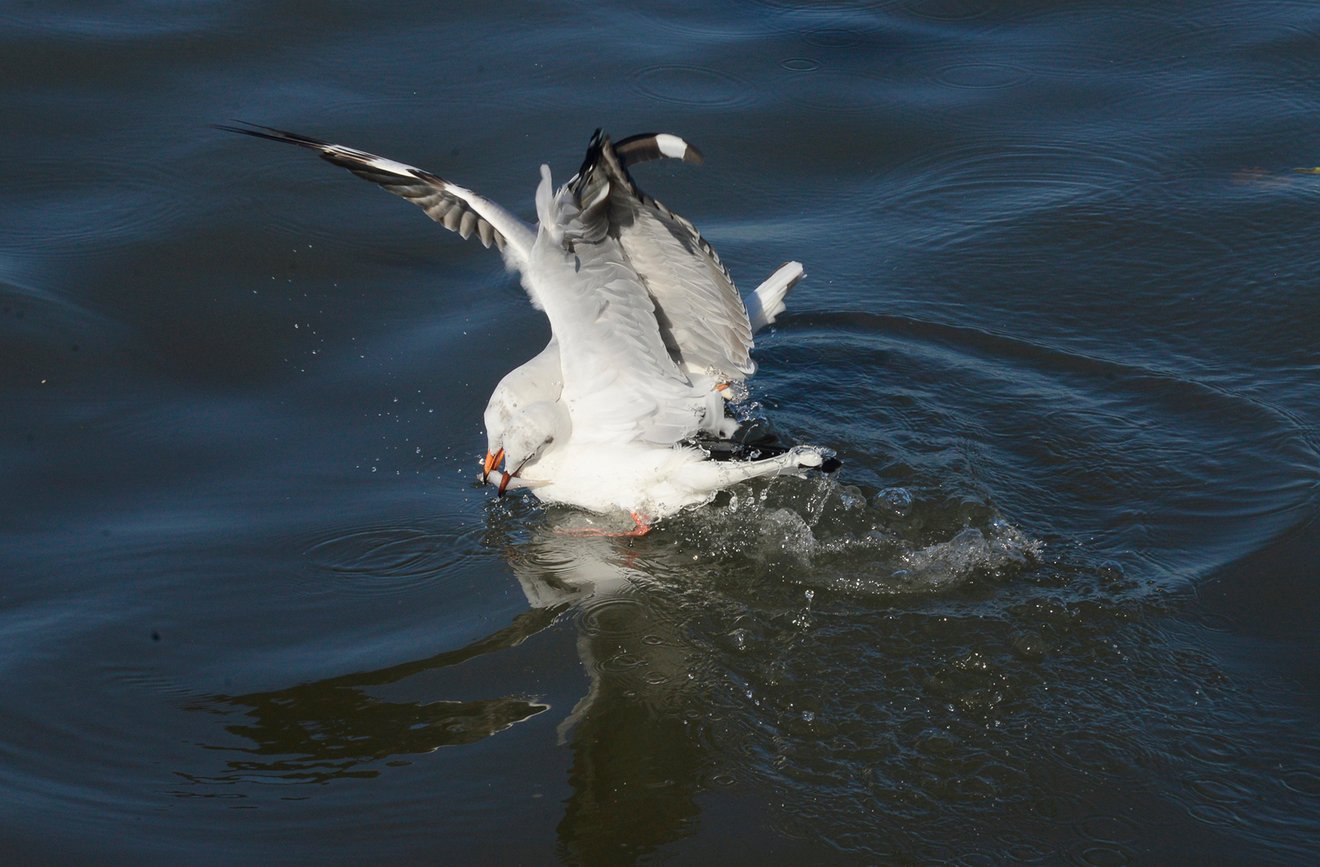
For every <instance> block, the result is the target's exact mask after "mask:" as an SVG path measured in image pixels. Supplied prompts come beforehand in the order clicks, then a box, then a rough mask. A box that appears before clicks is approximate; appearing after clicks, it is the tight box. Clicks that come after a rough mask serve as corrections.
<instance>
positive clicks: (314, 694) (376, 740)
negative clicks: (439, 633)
mask: <svg viewBox="0 0 1320 867" xmlns="http://www.w3.org/2000/svg"><path fill="white" fill-rule="evenodd" d="M563 610H564V606H563V605H560V606H557V607H549V608H536V609H533V610H531V611H528V612H525V613H524V614H521V615H519V616H518V617H516V618H514V621H513V622H512V623H511V624H509V625H508V626H506V627H505V628H503V629H501V630H499V631H498V632H494V633H492V634H490V635H488V636H486V637H485V638H482V639H481V640H479V641H475V642H473V643H471V644H469V645H467V646H466V647H462V648H459V649H458V650H451V651H446V652H445V653H438V654H436V655H435V656H431V657H427V658H426V659H420V660H417V661H414V662H408V663H404V664H402V665H395V666H391V667H389V668H383V669H380V670H379V671H369V672H361V673H357V674H348V675H342V676H340V677H332V678H328V679H326V680H320V681H316V682H314V683H304V684H299V685H297V686H292V687H289V688H288V689H281V690H275V691H273V692H256V693H249V694H247V695H237V696H226V695H219V696H214V697H213V698H211V699H210V700H209V701H207V702H205V703H202V704H198V705H194V706H193V709H194V710H204V711H210V712H219V713H223V714H226V715H228V714H231V713H241V714H243V715H244V716H245V717H246V718H247V719H246V721H245V722H242V723H233V724H230V725H227V726H226V727H225V729H226V731H228V732H229V733H230V734H233V735H238V736H239V737H243V738H246V739H249V740H251V741H253V742H254V743H255V746H253V747H249V748H235V747H215V749H220V750H226V751H236V752H239V753H241V754H242V755H243V756H244V758H241V759H231V760H230V761H228V762H227V763H226V765H227V768H228V770H227V772H225V773H223V774H220V775H216V776H210V777H205V776H200V775H196V774H191V773H183V772H181V773H180V776H182V777H184V778H185V779H188V780H191V781H193V782H199V783H206V782H210V783H232V782H238V781H241V780H256V779H270V780H273V779H279V780H281V781H285V782H309V783H322V782H328V781H330V780H334V779H339V778H349V777H374V776H376V775H377V774H379V773H380V771H379V770H378V769H377V767H375V766H376V764H377V763H379V762H380V761H381V760H384V759H390V758H393V757H396V756H400V755H417V754H420V753H427V752H431V751H432V750H435V749H438V748H439V747H448V746H457V745H460V744H469V743H473V742H474V741H479V740H481V739H482V738H485V737H489V736H490V735H493V734H495V733H496V732H500V731H503V730H505V729H507V728H509V727H510V726H512V725H515V724H517V723H520V722H522V721H523V720H525V719H528V718H530V717H532V716H535V715H536V714H539V713H541V712H542V711H544V710H546V707H547V706H546V705H544V704H538V703H536V702H533V701H528V700H526V699H522V698H517V697H514V696H505V697H503V698H496V699H485V700H479V701H431V702H392V701H386V700H383V699H381V698H378V697H376V696H373V695H371V694H370V693H369V692H368V689H369V688H370V687H378V686H384V685H386V684H392V683H396V682H399V681H402V680H404V679H405V678H408V677H412V676H414V675H417V674H420V673H422V672H428V671H436V670H439V669H443V668H447V667H450V666H454V665H458V664H460V663H463V662H466V661H468V660H470V659H473V658H475V657H478V656H481V655H483V654H486V653H491V652H493V651H497V650H503V649H505V648H509V647H514V646H516V645H518V644H520V643H521V642H522V641H523V640H525V639H526V638H527V637H529V636H531V635H534V634H536V633H537V632H539V631H541V630H542V629H544V628H545V627H546V626H547V625H549V624H550V623H551V622H553V621H554V619H555V617H557V616H558V615H559V614H560V613H561V612H562V611H563Z"/></svg>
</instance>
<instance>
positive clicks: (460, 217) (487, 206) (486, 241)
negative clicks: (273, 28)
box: [216, 124, 536, 270]
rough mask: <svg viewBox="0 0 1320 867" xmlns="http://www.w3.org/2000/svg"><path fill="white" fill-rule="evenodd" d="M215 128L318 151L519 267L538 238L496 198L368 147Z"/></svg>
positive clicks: (265, 130) (250, 128) (251, 127)
mask: <svg viewBox="0 0 1320 867" xmlns="http://www.w3.org/2000/svg"><path fill="white" fill-rule="evenodd" d="M216 128H217V129H223V130H227V131H229V132H237V133H242V134H244V135H250V136H255V137H257V138H264V139H269V140H270V141H278V142H285V143H287V144H294V145H298V146H299V147H304V148H307V149H309V150H313V151H316V152H318V153H319V154H320V155H321V158H322V159H325V160H328V161H330V162H332V163H334V164H335V165H337V166H342V167H343V168H346V169H348V170H349V171H350V172H352V173H353V174H355V175H357V176H358V177H360V178H365V179H366V180H368V181H371V182H372V183H374V184H379V185H380V186H381V187H383V188H384V189H385V190H387V191H388V192H391V193H393V194H394V195H396V196H400V197H402V198H404V199H407V200H408V201H410V202H412V203H413V204H414V205H417V206H418V207H419V208H421V209H422V210H423V211H425V212H426V215H427V216H428V217H430V218H431V219H432V220H435V221H436V222H437V223H439V224H440V225H442V226H444V227H445V228H446V229H450V230H452V231H454V232H457V233H458V234H459V235H461V236H462V237H463V238H470V237H471V236H472V235H473V234H475V235H476V236H477V238H478V239H479V240H480V241H481V243H482V244H483V245H485V246H486V247H491V246H492V245H493V246H494V247H496V248H497V249H498V250H500V252H502V253H503V254H504V256H505V258H506V260H508V262H509V263H510V264H511V265H513V266H514V267H516V268H518V269H519V270H522V269H524V268H525V266H526V264H527V258H528V255H529V254H530V252H531V249H532V242H533V241H534V240H535V237H536V236H535V235H534V234H533V232H532V230H531V229H530V228H529V227H528V226H527V225H525V224H524V223H523V222H522V221H521V220H519V219H518V218H517V217H515V216H513V215H512V214H510V213H509V212H508V211H506V210H504V209H503V208H501V207H500V206H499V205H497V204H495V203H494V202H492V201H490V200H488V199H484V198H482V197H481V196H478V195H477V194H476V193H474V192H472V191H471V190H468V189H465V188H463V187H460V186H458V185H457V184H453V183H450V182H449V181H447V180H445V179H444V178H442V177H440V176H439V175H433V174H431V173H430V172H428V171H425V170H423V169H419V168H415V167H413V166H410V165H405V164H404V163H400V162H395V161H394V160H391V159H386V158H385V157H378V156H376V155H375V154H369V153H367V152H366V151H360V150H355V149H353V148H350V147H345V146H343V145H337V144H331V143H330V142H325V141H321V140H319V139H314V138H310V137H308V136H304V135H298V134H297V133H292V132H286V131H284V130H280V129H274V128H271V127H265V126H257V125H256V124H248V125H247V126H226V125H217V127H216Z"/></svg>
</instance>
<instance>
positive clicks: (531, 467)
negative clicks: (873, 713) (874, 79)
mask: <svg viewBox="0 0 1320 867" xmlns="http://www.w3.org/2000/svg"><path fill="white" fill-rule="evenodd" d="M219 128H220V129H224V130H227V131H231V132H237V133H243V134H245V135H250V136H255V137H257V138H263V139H269V140H272V141H278V142H284V143H287V144H293V145H297V146H299V147H303V148H307V149H309V150H313V151H316V152H318V153H319V154H320V156H321V157H322V158H323V159H326V160H328V161H329V162H331V163H334V164H335V165H338V166H341V167H343V168H346V169H348V170H349V171H351V172H353V173H354V174H356V175H358V176H359V177H362V178H364V179H366V180H369V181H372V182H374V183H376V184H378V185H380V186H381V187H383V188H384V189H385V190H387V191H388V192H391V193H394V194H395V195H398V196H400V197H402V198H404V199H406V200H408V201H411V202H413V203H414V204H416V205H418V206H419V207H421V208H422V209H423V210H424V211H425V212H426V214H427V215H428V216H429V217H431V218H432V219H433V220H435V221H437V222H439V223H441V224H442V225H443V226H445V228H447V229H450V230H452V231H455V232H457V233H458V234H459V235H460V236H461V237H463V238H465V239H466V238H469V237H472V236H473V235H476V237H477V238H478V240H480V241H481V243H482V244H483V245H484V246H486V247H487V248H489V247H495V248H496V249H497V250H498V251H499V252H500V254H501V255H502V256H503V259H504V262H505V265H506V266H507V267H508V268H509V269H510V270H511V271H514V272H516V273H518V274H519V276H520V278H521V282H522V285H523V288H524V289H525V290H526V291H527V294H528V297H529V299H530V300H531V303H532V305H533V306H534V307H535V308H537V309H539V310H541V311H543V312H544V313H545V314H546V317H547V318H548V319H549V320H550V327H551V333H552V335H553V336H552V338H551V340H550V342H549V344H548V345H547V346H546V348H545V349H544V350H542V351H541V352H540V353H539V354H538V355H537V356H535V357H534V358H533V359H531V360H530V361H528V362H526V363H525V364H523V365H521V366H519V367H518V368H515V369H514V370H513V371H511V372H510V373H509V374H508V375H506V376H505V377H504V379H502V380H501V382H500V384H499V385H498V386H497V387H496V389H495V391H494V393H493V394H492V396H491V400H490V403H489V404H488V405H487V408H486V413H485V422H486V428H487V454H486V458H485V461H484V462H483V479H484V478H485V477H487V476H488V475H489V474H490V473H491V472H492V471H493V470H494V469H495V468H496V467H497V466H498V464H499V463H500V461H501V460H502V461H503V464H504V470H503V472H502V474H501V475H502V478H501V482H500V493H503V492H504V491H505V489H506V488H508V487H521V488H527V489H529V490H530V491H531V492H532V493H533V494H534V495H535V496H536V497H537V498H538V499H540V500H541V501H543V502H547V503H562V504H566V505H570V506H574V507H577V508H580V509H585V510H587V511H590V512H596V513H614V512H618V511H622V512H625V513H629V514H630V515H631V516H632V518H633V520H634V521H635V522H636V530H635V531H634V534H641V533H645V532H646V531H648V530H649V529H650V527H651V525H652V524H653V523H654V522H656V521H659V520H661V519H663V518H665V517H668V516H670V515H673V514H675V513H677V512H679V511H682V510H684V509H687V508H690V507H693V506H697V505H701V504H704V503H707V502H709V501H710V500H711V499H713V498H714V496H715V495H716V494H717V493H718V492H719V491H720V490H723V489H725V488H728V487H730V486H732V485H734V484H736V483H738V482H740V481H743V480H746V479H751V478H756V477H758V476H765V475H773V474H780V473H787V472H797V471H798V470H800V469H804V468H818V467H821V466H822V464H824V463H825V460H826V455H825V453H824V452H823V450H821V449H819V448H816V447H812V446H795V447H793V448H790V449H787V450H786V451H784V452H783V453H781V454H776V455H773V456H771V457H765V458H760V459H757V460H738V461H733V460H725V461H717V460H712V459H711V454H710V452H709V451H708V450H706V449H704V448H702V447H701V446H700V445H699V444H698V442H697V440H698V438H699V437H701V436H703V435H704V436H714V437H728V436H729V435H730V434H732V433H733V431H734V429H736V423H734V422H733V421H732V420H731V419H729V418H727V416H726V413H725V409H724V405H725V402H726V401H727V400H730V399H733V398H735V397H737V396H740V395H742V394H745V387H744V386H743V383H744V382H745V380H746V379H747V378H748V377H749V376H751V375H752V374H753V373H754V372H755V369H756V366H755V363H754V362H753V361H752V360H751V358H750V355H749V352H750V350H751V348H752V335H753V333H754V332H755V331H756V330H758V329H759V328H761V327H764V326H766V325H768V324H770V323H771V322H773V321H774V319H775V317H776V316H777V315H778V314H779V313H780V312H782V311H783V309H784V304H783V302H784V296H785V295H787V293H788V292H789V291H790V290H791V289H792V288H793V286H794V285H795V284H796V283H797V281H798V280H799V279H800V278H801V276H802V274H803V271H802V266H801V264H800V263H797V262H789V263H786V264H785V265H783V266H781V267H780V268H779V269H777V270H776V271H775V272H774V273H773V274H772V275H771V276H770V277H769V278H768V279H767V280H766V281H765V282H764V283H762V284H761V286H760V287H758V288H757V290H756V291H754V292H753V293H751V294H750V295H749V296H748V298H747V299H746V301H744V299H743V298H742V297H741V296H740V295H739V294H738V291H737V289H736V288H735V287H734V284H733V280H732V278H731V277H730V276H729V272H728V270H727V269H726V268H725V267H724V265H723V263H721V262H720V260H719V257H718V256H717V255H716V253H715V251H714V249H713V248H712V247H711V246H710V245H709V243H707V242H706V240H705V239H704V238H703V237H702V236H701V234H700V233H699V232H698V231H697V230H696V228H695V227H694V226H693V225H692V224H691V223H690V222H688V221H687V220H686V219H684V218H683V217H681V216H679V215H677V214H675V213H674V212H673V211H671V210H670V209H669V208H667V207H665V206H664V205H662V204H661V203H660V202H658V201H657V200H655V199H653V198H651V197H650V196H648V195H646V194H645V193H643V192H642V191H641V190H640V189H639V188H638V187H637V185H636V183H635V182H634V181H633V180H632V177H631V175H630V174H629V172H628V167H629V166H630V165H634V164H637V163H641V162H646V161H649V160H653V159H660V158H670V159H678V160H682V161H684V162H689V163H700V162H702V156H701V154H700V152H699V151H697V150H696V148H694V147H692V146H691V145H689V144H688V143H687V142H686V141H684V140H683V139H682V138H680V137H678V136H676V135H672V134H668V133H644V134H641V135H635V136H631V137H629V138H626V139H622V140H620V141H618V142H612V141H611V140H610V138H609V136H607V135H605V134H604V133H603V132H602V131H600V130H597V131H596V132H595V134H594V135H593V136H592V138H591V141H590V143H589V144H588V146H587V153H586V157H585V158H584V160H583V162H582V166H581V168H580V169H579V170H578V172H577V173H576V174H575V175H573V177H572V178H570V179H569V181H568V182H567V183H566V184H564V185H563V186H562V187H559V188H558V189H556V188H555V186H554V183H553V180H552V177H551V173H550V168H549V167H548V166H546V165H542V166H541V170H540V183H539V184H538V186H537V188H536V196H535V202H536V213H537V218H538V223H537V225H536V226H535V227H533V226H529V225H527V224H526V223H524V222H522V221H521V220H519V219H518V218H517V217H515V216H513V215H512V214H511V213H509V212H508V211H506V210H504V209H503V208H501V207H500V206H499V205H497V204H495V203H494V202H491V201H489V200H488V199H485V198H483V197H481V196H479V195H477V194H476V193H474V192H472V191H471V190H468V189H466V188H464V187H461V186H458V185H457V184H454V183H452V182H450V181H448V180H445V179H444V178H442V177H440V176H438V175H435V174H432V173H431V172H427V171H425V170H423V169H419V168H415V167H413V166H409V165H406V164H404V163H400V162H396V161H394V160H391V159H387V158H384V157H380V156H377V155H375V154H371V153H367V152H365V151H360V150H356V149H354V148H349V147H345V146H343V145H338V144H333V143H330V142H326V141H322V140H319V139H315V138H311V137H308V136H303V135H299V134H297V133H292V132H287V131H284V130H279V129H275V128H272V127H265V126H258V125H255V124H245V125H244V126H230V125H222V126H220V127H219Z"/></svg>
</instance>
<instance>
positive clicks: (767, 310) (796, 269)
mask: <svg viewBox="0 0 1320 867" xmlns="http://www.w3.org/2000/svg"><path fill="white" fill-rule="evenodd" d="M805 274H806V272H805V271H804V270H803V269H802V263H801V262H785V263H784V264H782V265H780V266H779V268H778V269H777V270H776V271H775V273H773V274H771V275H770V276H769V277H767V278H765V282H763V283H762V284H761V285H760V286H757V287H756V291H754V292H752V293H751V294H750V295H748V296H747V297H746V298H744V299H743V303H744V304H745V305H746V306H747V318H748V319H749V320H751V323H752V333H753V334H755V333H756V332H758V331H760V330H761V329H762V328H765V327H766V326H767V325H771V324H773V323H774V321H775V317H777V316H778V315H779V314H780V313H783V312H784V309H785V305H784V299H785V298H787V297H788V293H789V292H791V291H793V287H794V286H796V285H797V283H798V281H799V280H801V279H802V278H803V276H805Z"/></svg>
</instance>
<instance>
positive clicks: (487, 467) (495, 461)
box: [481, 446, 504, 492]
mask: <svg viewBox="0 0 1320 867" xmlns="http://www.w3.org/2000/svg"><path fill="white" fill-rule="evenodd" d="M502 460H504V447H503V446H500V450H499V451H497V452H496V453H495V454H491V453H490V452H486V461H485V463H484V464H482V467H481V483H482V484H483V485H484V484H486V480H487V479H489V478H490V473H491V470H493V469H495V468H496V467H498V466H499V465H500V461H502ZM501 492H502V489H501Z"/></svg>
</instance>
